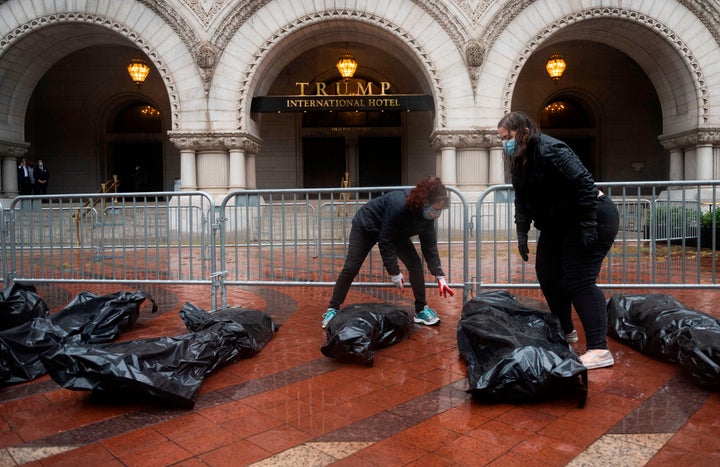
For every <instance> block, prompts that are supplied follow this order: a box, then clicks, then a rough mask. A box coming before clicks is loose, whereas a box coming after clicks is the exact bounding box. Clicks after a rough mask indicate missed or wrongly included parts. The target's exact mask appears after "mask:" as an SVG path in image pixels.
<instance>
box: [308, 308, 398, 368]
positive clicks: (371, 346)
mask: <svg viewBox="0 0 720 467" xmlns="http://www.w3.org/2000/svg"><path fill="white" fill-rule="evenodd" d="M411 329H412V325H411V323H410V318H409V317H408V314H407V312H405V311H404V310H402V309H401V308H398V307H397V306H396V305H392V304H389V303H361V304H356V305H349V306H346V307H345V308H343V309H342V310H340V312H339V313H338V314H337V315H336V316H335V317H334V318H333V319H332V320H330V323H329V324H328V327H327V328H325V334H326V336H327V340H326V341H325V343H324V344H323V345H322V347H321V348H320V351H321V352H322V354H323V355H325V356H326V357H330V358H335V359H337V360H341V361H346V362H352V363H360V364H363V365H368V366H372V365H373V364H374V363H375V351H376V350H379V349H382V348H385V347H389V346H391V345H395V344H397V343H398V342H400V341H402V340H403V339H405V338H407V337H408V336H409V335H410V331H411Z"/></svg>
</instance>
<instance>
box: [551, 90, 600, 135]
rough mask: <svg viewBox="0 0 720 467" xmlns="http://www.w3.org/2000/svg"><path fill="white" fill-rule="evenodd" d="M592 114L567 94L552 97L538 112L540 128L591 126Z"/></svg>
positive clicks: (592, 124) (592, 123) (592, 125)
mask: <svg viewBox="0 0 720 467" xmlns="http://www.w3.org/2000/svg"><path fill="white" fill-rule="evenodd" d="M594 126H595V123H594V122H593V118H592V114H591V113H590V112H588V111H587V110H586V109H585V108H584V106H583V105H582V104H581V103H579V102H578V101H576V100H575V99H573V98H572V97H569V96H560V97H555V98H553V99H552V100H551V101H550V102H548V103H547V104H546V105H545V107H543V109H542V112H541V113H540V127H542V128H592V127H594Z"/></svg>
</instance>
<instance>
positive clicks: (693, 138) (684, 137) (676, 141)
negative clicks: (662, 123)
mask: <svg viewBox="0 0 720 467" xmlns="http://www.w3.org/2000/svg"><path fill="white" fill-rule="evenodd" d="M658 139H659V141H660V144H661V145H662V147H663V148H665V149H666V150H668V151H671V150H673V149H687V148H694V147H696V146H700V145H710V146H720V128H701V129H699V130H692V131H687V132H684V133H679V134H674V135H668V136H661V137H660V138H658Z"/></svg>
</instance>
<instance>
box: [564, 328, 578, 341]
mask: <svg viewBox="0 0 720 467" xmlns="http://www.w3.org/2000/svg"><path fill="white" fill-rule="evenodd" d="M565 340H566V341H567V342H568V344H574V343H576V342H577V341H578V335H577V330H575V329H573V330H572V332H569V333H567V334H565Z"/></svg>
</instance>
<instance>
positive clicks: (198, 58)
mask: <svg viewBox="0 0 720 467" xmlns="http://www.w3.org/2000/svg"><path fill="white" fill-rule="evenodd" d="M194 55H195V62H196V63H197V64H198V66H199V67H200V76H202V80H203V88H204V89H205V94H208V93H209V92H210V82H211V81H212V76H213V73H214V72H215V64H216V63H217V58H218V51H217V49H216V48H215V46H213V45H212V44H210V43H207V42H203V43H202V44H200V45H198V46H197V47H195V50H194Z"/></svg>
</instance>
